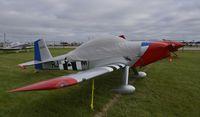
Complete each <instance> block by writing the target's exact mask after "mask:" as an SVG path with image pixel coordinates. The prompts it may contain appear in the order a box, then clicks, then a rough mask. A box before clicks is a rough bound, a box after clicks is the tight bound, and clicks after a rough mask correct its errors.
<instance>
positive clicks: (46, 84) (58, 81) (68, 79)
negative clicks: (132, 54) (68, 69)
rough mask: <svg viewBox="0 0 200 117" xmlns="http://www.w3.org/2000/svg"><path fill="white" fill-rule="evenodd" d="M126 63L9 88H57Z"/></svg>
mask: <svg viewBox="0 0 200 117" xmlns="http://www.w3.org/2000/svg"><path fill="white" fill-rule="evenodd" d="M125 66H126V65H125V64H121V63H116V64H110V65H106V66H103V67H96V68H93V69H90V70H86V71H82V72H79V73H76V74H71V75H67V76H61V77H57V78H53V79H50V80H46V81H41V82H38V83H35V84H31V85H28V86H24V87H21V88H17V89H14V90H11V91H10V92H18V91H32V90H50V89H58V88H63V87H67V86H72V85H75V84H78V83H80V82H82V81H85V80H89V79H91V78H94V77H96V76H99V75H102V74H105V73H108V72H112V71H114V70H118V69H120V68H124V67H125Z"/></svg>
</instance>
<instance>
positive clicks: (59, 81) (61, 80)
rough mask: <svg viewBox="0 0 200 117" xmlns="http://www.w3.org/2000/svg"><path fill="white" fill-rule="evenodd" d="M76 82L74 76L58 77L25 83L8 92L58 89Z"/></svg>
mask: <svg viewBox="0 0 200 117" xmlns="http://www.w3.org/2000/svg"><path fill="white" fill-rule="evenodd" d="M77 83H78V81H77V80H76V79H74V78H69V77H58V78H55V79H50V80H46V81H41V82H38V83H34V84H31V85H27V86H24V87H20V88H16V89H13V90H10V91H8V92H9V93H13V92H23V91H35V90H51V89H58V88H63V87H67V86H71V85H75V84H77Z"/></svg>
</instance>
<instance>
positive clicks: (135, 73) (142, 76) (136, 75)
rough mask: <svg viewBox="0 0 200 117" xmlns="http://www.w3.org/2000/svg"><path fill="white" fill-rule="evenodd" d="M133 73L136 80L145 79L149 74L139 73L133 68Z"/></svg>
mask: <svg viewBox="0 0 200 117" xmlns="http://www.w3.org/2000/svg"><path fill="white" fill-rule="evenodd" d="M132 70H133V72H134V76H133V77H134V78H144V77H146V76H147V74H146V73H145V72H142V71H140V72H138V71H137V70H136V69H135V68H132Z"/></svg>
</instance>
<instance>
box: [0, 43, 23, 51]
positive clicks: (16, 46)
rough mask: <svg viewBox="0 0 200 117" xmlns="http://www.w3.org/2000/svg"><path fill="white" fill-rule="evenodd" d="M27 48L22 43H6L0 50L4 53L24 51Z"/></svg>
mask: <svg viewBox="0 0 200 117" xmlns="http://www.w3.org/2000/svg"><path fill="white" fill-rule="evenodd" d="M25 47H26V44H24V43H20V42H12V43H8V42H4V43H3V47H2V48H0V50H2V51H12V50H22V49H24V48H25Z"/></svg>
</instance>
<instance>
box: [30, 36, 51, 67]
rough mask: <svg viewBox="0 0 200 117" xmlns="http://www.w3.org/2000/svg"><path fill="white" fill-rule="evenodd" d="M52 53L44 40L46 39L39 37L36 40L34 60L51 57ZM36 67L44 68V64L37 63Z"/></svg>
mask: <svg viewBox="0 0 200 117" xmlns="http://www.w3.org/2000/svg"><path fill="white" fill-rule="evenodd" d="M51 58H52V55H51V53H50V51H49V49H48V47H47V45H46V43H45V41H44V39H39V40H37V41H35V42H34V60H35V61H44V60H47V59H51ZM35 68H36V69H42V64H36V65H35Z"/></svg>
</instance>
